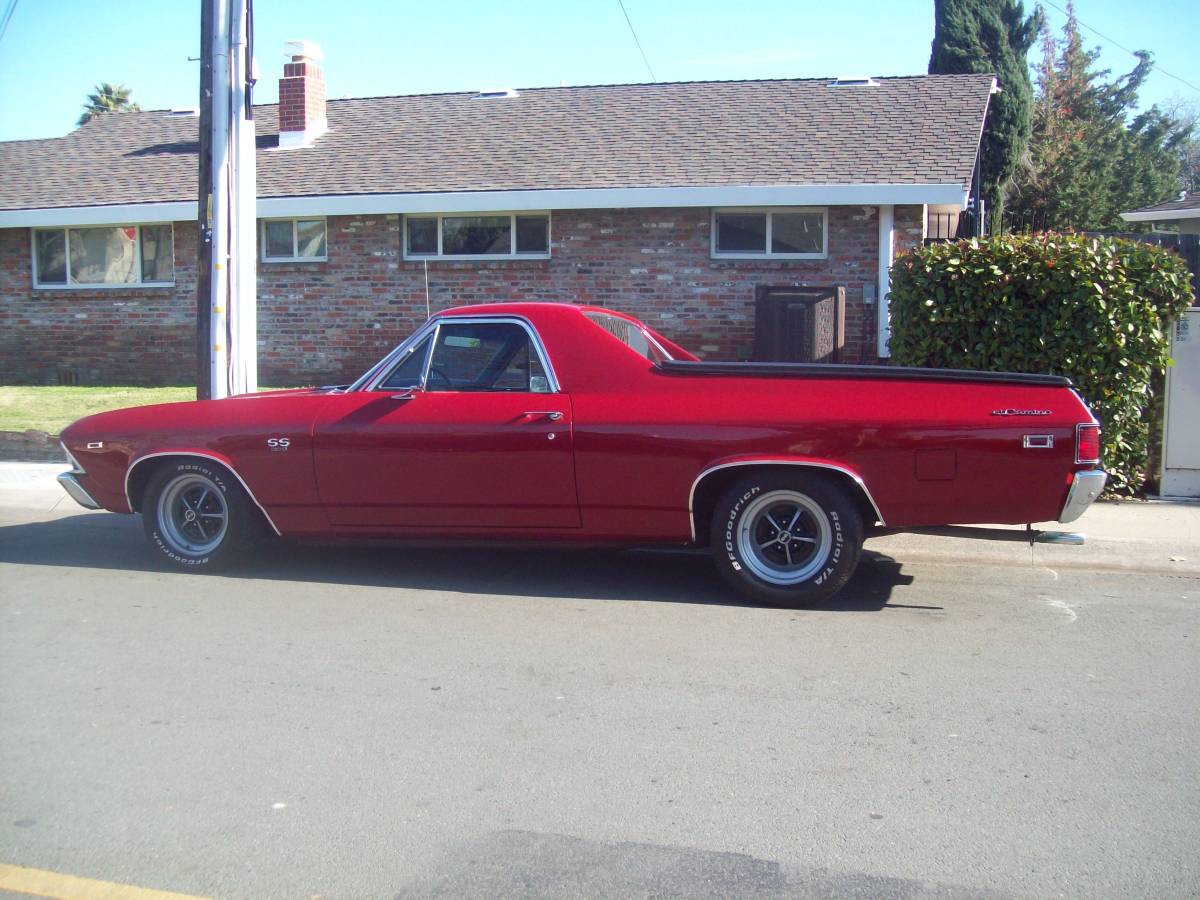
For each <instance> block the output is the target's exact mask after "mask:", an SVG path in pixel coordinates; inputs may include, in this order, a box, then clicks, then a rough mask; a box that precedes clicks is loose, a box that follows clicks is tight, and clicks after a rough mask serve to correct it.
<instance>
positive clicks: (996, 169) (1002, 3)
mask: <svg viewBox="0 0 1200 900" xmlns="http://www.w3.org/2000/svg"><path fill="white" fill-rule="evenodd" d="M933 8H934V32H933V53H932V55H931V57H930V59H929V71H930V73H931V74H954V73H964V72H968V73H969V72H975V73H991V74H994V75H995V76H996V78H997V81H999V84H1000V93H999V94H996V95H995V96H994V97H992V102H991V104H990V106H989V108H988V117H987V125H986V127H985V129H984V133H983V143H982V145H981V157H980V164H981V169H980V181H981V183H982V193H983V196H984V198H985V200H986V201H987V204H988V206H989V207H990V215H989V221H990V222H991V223H994V225H995V226H998V225H999V223H1000V216H1001V214H1002V213H1003V210H1004V202H1005V194H1006V191H1007V188H1008V185H1009V183H1010V181H1011V180H1012V177H1013V174H1014V172H1015V171H1016V170H1017V166H1018V164H1019V163H1020V161H1021V159H1022V156H1023V155H1024V153H1025V148H1026V145H1027V144H1028V142H1029V135H1030V128H1031V120H1032V107H1033V86H1032V85H1031V84H1030V81H1029V66H1028V65H1027V64H1026V57H1027V56H1028V55H1029V51H1030V49H1031V48H1032V47H1033V45H1034V43H1035V41H1036V40H1037V36H1038V32H1039V30H1040V28H1041V23H1042V21H1043V17H1042V14H1041V11H1040V10H1036V11H1035V12H1034V13H1033V15H1030V16H1026V15H1025V9H1024V7H1023V6H1022V5H1021V0H934V6H933ZM991 230H996V228H992V229H991Z"/></svg>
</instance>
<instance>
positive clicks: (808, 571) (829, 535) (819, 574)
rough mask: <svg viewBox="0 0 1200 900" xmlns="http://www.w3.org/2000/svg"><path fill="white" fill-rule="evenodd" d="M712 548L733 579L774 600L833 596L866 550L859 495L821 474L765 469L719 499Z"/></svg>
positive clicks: (787, 602) (794, 602) (805, 601)
mask: <svg viewBox="0 0 1200 900" xmlns="http://www.w3.org/2000/svg"><path fill="white" fill-rule="evenodd" d="M711 538H712V548H713V555H714V557H715V559H716V563H717V567H718V568H719V569H720V571H721V574H722V575H723V576H724V577H725V579H726V581H728V582H729V583H730V584H732V585H733V586H734V587H736V588H737V589H738V590H739V591H741V592H742V593H744V594H746V595H748V596H750V597H753V598H754V599H755V600H760V601H762V602H764V603H770V604H772V605H775V606H806V605H811V604H813V603H819V602H821V601H823V600H827V599H828V598H830V597H832V596H833V595H834V594H836V593H837V592H838V591H839V590H841V588H842V587H843V586H844V585H845V584H846V582H847V581H849V579H850V576H851V575H853V574H854V569H855V568H856V567H857V565H858V559H859V555H860V554H861V552H862V540H863V524H862V515H861V514H860V513H859V511H858V506H857V504H856V503H855V502H854V500H853V498H851V497H850V496H848V495H847V493H846V492H845V491H844V490H843V489H842V488H840V487H839V486H838V485H836V484H833V483H832V482H830V481H829V480H827V479H824V478H821V477H819V476H812V475H809V476H797V475H795V474H792V473H778V472H762V473H756V474H752V475H748V476H746V477H745V478H742V479H740V480H739V481H737V482H736V483H734V484H733V485H732V486H731V487H730V488H729V489H728V490H727V491H726V492H725V494H724V495H723V496H722V497H721V499H720V500H719V501H718V502H717V505H716V509H715V511H714V514H713V521H712V534H711Z"/></svg>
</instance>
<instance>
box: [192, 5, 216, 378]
mask: <svg viewBox="0 0 1200 900" xmlns="http://www.w3.org/2000/svg"><path fill="white" fill-rule="evenodd" d="M212 42H213V4H212V0H200V152H199V163H200V192H199V202H198V203H197V204H196V208H197V210H198V213H197V222H196V224H197V226H198V229H199V233H198V235H197V238H196V250H197V258H196V399H197V400H210V399H212V378H211V375H212V372H211V370H210V368H209V364H208V356H209V353H210V352H211V347H212V264H213V256H212V222H211V218H212V210H211V209H210V206H211V198H212V87H213V71H212V70H213V66H212V63H213V58H212Z"/></svg>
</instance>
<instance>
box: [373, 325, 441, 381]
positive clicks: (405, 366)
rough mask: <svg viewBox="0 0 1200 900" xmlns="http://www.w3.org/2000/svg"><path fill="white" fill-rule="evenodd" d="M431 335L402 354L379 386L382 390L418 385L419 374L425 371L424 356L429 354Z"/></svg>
mask: <svg viewBox="0 0 1200 900" xmlns="http://www.w3.org/2000/svg"><path fill="white" fill-rule="evenodd" d="M432 340H433V337H432V336H430V337H427V338H425V340H423V341H421V343H419V344H417V346H415V347H413V348H411V349H410V350H409V351H408V352H407V353H406V354H405V356H404V359H402V360H401V361H400V363H399V364H398V365H397V366H396V368H394V369H392V374H390V375H389V376H388V377H387V378H386V379H384V381H383V383H382V384H380V385H379V386H380V388H382V389H384V390H395V389H397V388H412V387H420V385H421V376H422V375H423V374H424V373H425V357H426V356H428V355H429V344H430V342H431V341H432Z"/></svg>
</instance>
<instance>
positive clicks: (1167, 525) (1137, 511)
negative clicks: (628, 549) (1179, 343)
mask: <svg viewBox="0 0 1200 900" xmlns="http://www.w3.org/2000/svg"><path fill="white" fill-rule="evenodd" d="M68 468H69V466H68V465H67V464H66V463H16V462H0V508H4V507H8V508H18V509H23V510H32V511H38V512H44V513H48V514H52V515H54V516H64V515H77V514H80V513H85V512H87V511H86V510H84V509H82V508H81V507H79V506H78V505H77V504H76V503H75V502H74V501H73V500H71V498H70V497H68V496H67V495H66V493H65V492H64V491H63V489H62V488H61V487H60V486H59V485H58V483H57V481H55V478H56V476H57V475H58V473H60V472H65V471H66V470H67V469H68ZM96 514H99V513H96ZM983 527H986V528H989V529H1004V530H1006V531H1012V532H1014V533H1015V534H1020V533H1022V532H1023V531H1024V527H1023V526H1019V525H990V526H983ZM1034 527H1035V528H1038V529H1041V530H1045V531H1072V532H1079V533H1082V534H1084V535H1085V536H1086V542H1085V543H1084V545H1083V546H1066V545H1056V544H1041V543H1039V544H1034V545H1033V546H1030V545H1029V544H1028V543H1026V542H1025V541H1020V540H1018V541H999V540H989V539H981V538H970V537H959V536H954V537H947V536H943V535H929V534H913V533H900V534H889V535H883V536H880V537H873V538H870V539H868V541H867V543H866V548H867V549H868V550H870V551H872V552H875V553H882V554H884V555H887V556H891V557H893V558H895V559H896V560H897V561H900V562H904V561H906V560H912V561H914V562H916V561H919V560H920V561H928V562H942V563H965V564H985V565H1013V566H1031V565H1032V566H1039V567H1045V568H1049V569H1058V568H1064V569H1067V568H1069V569H1088V570H1092V571H1098V572H1100V571H1141V572H1146V573H1148V574H1149V573H1154V574H1159V575H1182V576H1188V577H1200V502H1194V503H1189V502H1186V501H1182V502H1181V501H1166V500H1149V501H1142V500H1123V501H1105V502H1101V503H1096V504H1094V505H1093V506H1092V507H1091V508H1090V509H1089V510H1088V511H1087V512H1086V513H1084V515H1083V516H1082V517H1081V518H1080V519H1079V520H1078V521H1075V522H1071V523H1069V524H1067V525H1060V524H1058V523H1056V522H1042V523H1035V524H1034Z"/></svg>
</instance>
